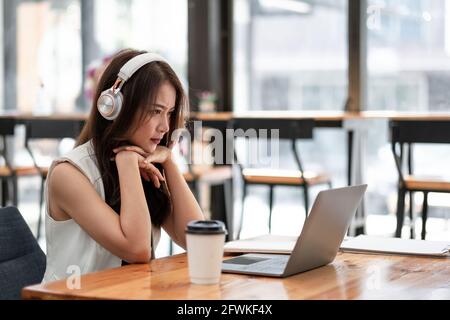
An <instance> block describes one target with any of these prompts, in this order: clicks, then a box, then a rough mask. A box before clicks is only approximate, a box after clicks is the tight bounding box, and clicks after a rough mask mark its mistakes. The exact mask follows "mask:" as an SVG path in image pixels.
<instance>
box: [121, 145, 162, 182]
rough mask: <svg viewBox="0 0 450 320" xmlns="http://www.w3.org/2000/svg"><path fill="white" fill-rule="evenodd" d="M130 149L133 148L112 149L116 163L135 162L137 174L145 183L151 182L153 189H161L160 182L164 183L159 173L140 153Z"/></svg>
mask: <svg viewBox="0 0 450 320" xmlns="http://www.w3.org/2000/svg"><path fill="white" fill-rule="evenodd" d="M131 148H134V147H132V146H128V147H120V148H117V149H114V150H113V151H114V153H115V154H116V157H115V159H116V162H119V161H125V162H126V163H130V161H131V162H133V161H136V162H137V164H138V167H139V172H140V174H141V176H142V177H143V178H144V179H145V180H146V181H150V180H152V181H153V184H154V185H155V187H156V188H158V189H159V188H160V187H161V182H160V181H165V179H164V177H163V176H162V174H161V172H160V171H159V170H158V168H156V167H155V166H154V165H153V164H152V163H150V162H148V161H147V160H146V157H144V156H143V155H142V154H141V152H137V151H136V150H134V149H133V150H132V149H131ZM136 148H138V147H136ZM139 149H140V148H139ZM141 150H142V149H141ZM142 151H143V150H142Z"/></svg>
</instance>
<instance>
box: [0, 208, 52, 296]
mask: <svg viewBox="0 0 450 320" xmlns="http://www.w3.org/2000/svg"><path fill="white" fill-rule="evenodd" d="M45 268H46V257H45V254H44V252H43V251H42V249H41V248H40V247H39V245H38V243H37V241H36V239H35V237H34V236H33V234H32V233H31V230H30V228H29V227H28V225H27V223H26V222H25V220H24V219H23V217H22V215H21V214H20V212H19V210H17V208H14V207H8V208H0V288H1V289H0V300H2V299H20V298H21V290H22V288H23V287H25V286H29V285H32V284H37V283H40V282H41V281H42V278H43V277H44V273H45Z"/></svg>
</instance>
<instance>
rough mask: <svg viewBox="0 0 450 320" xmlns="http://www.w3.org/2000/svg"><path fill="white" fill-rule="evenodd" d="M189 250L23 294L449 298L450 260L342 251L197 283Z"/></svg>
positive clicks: (56, 296)
mask: <svg viewBox="0 0 450 320" xmlns="http://www.w3.org/2000/svg"><path fill="white" fill-rule="evenodd" d="M186 260H187V259H186V255H185V254H181V255H176V256H172V257H167V258H163V259H157V260H154V261H152V262H151V263H149V264H140V265H129V266H125V267H120V268H116V269H110V270H105V271H101V272H97V273H91V274H87V275H84V276H82V277H81V289H78V290H77V289H73V290H71V289H68V288H67V286H66V280H62V281H57V282H52V283H48V284H45V285H36V286H30V287H27V288H24V289H23V291H22V297H23V298H24V299H138V300H141V299H142V300H147V299H151V300H260V299H264V300H266V299H267V300H285V299H293V300H299V299H314V300H316V299H336V300H350V299H364V300H365V299H369V300H372V299H389V300H390V299H450V259H449V258H419V257H408V256H393V255H391V256H387V255H386V256H384V255H364V254H350V253H339V254H338V256H337V257H336V259H335V261H334V262H333V263H332V264H330V265H328V266H325V267H322V268H318V269H315V270H312V271H309V272H305V273H301V274H298V275H295V276H291V277H288V278H284V279H276V278H267V277H256V276H245V275H237V274H222V277H221V282H220V284H217V285H206V286H202V285H192V284H190V282H189V275H188V269H187V262H186Z"/></svg>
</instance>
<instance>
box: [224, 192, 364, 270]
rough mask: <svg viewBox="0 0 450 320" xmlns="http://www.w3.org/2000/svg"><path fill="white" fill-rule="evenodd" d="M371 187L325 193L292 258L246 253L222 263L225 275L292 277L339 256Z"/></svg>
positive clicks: (318, 198)
mask: <svg viewBox="0 0 450 320" xmlns="http://www.w3.org/2000/svg"><path fill="white" fill-rule="evenodd" d="M366 189H367V185H361V186H355V187H348V188H342V189H331V190H326V191H321V192H320V193H319V194H318V196H317V198H316V201H315V202H314V205H313V207H312V209H311V212H310V214H309V215H308V218H307V219H306V221H305V224H304V226H303V229H302V232H301V234H300V236H299V237H298V239H297V243H296V244H295V246H294V250H292V253H291V254H290V255H280V254H245V255H242V256H239V257H236V258H232V259H228V260H224V261H223V262H222V272H226V273H242V274H252V275H261V276H269V277H280V278H284V277H288V276H291V275H294V274H297V273H300V272H305V271H308V270H311V269H315V268H318V267H321V266H324V265H327V264H329V263H330V262H332V261H333V260H334V258H335V257H336V255H337V253H338V251H339V247H340V245H341V243H342V241H343V240H344V237H345V235H346V233H347V230H348V228H349V226H350V223H351V221H352V219H353V217H354V215H355V213H356V210H357V209H358V207H359V205H360V203H361V200H362V198H363V196H364V193H365V192H366Z"/></svg>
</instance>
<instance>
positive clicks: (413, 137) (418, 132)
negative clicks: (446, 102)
mask: <svg viewBox="0 0 450 320" xmlns="http://www.w3.org/2000/svg"><path fill="white" fill-rule="evenodd" d="M389 128H390V131H391V135H390V136H391V147H392V153H393V155H394V160H395V165H396V167H397V171H398V173H399V177H400V180H402V181H403V171H404V168H403V167H404V166H403V163H404V153H405V150H404V146H406V147H407V150H406V151H407V157H406V161H407V164H408V173H409V174H412V173H413V152H412V146H413V144H425V143H430V144H431V143H441V144H442V143H450V121H441V120H439V121H430V120H391V121H390V122H389Z"/></svg>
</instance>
